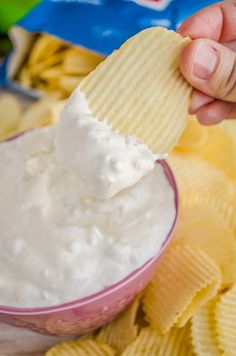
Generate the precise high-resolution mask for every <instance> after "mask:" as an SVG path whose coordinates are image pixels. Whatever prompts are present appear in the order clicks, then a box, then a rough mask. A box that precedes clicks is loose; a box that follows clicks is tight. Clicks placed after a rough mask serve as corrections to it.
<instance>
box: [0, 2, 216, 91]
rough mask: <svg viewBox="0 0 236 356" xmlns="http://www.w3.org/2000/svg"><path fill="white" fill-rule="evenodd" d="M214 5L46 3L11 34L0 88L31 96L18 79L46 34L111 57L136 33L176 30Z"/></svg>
mask: <svg viewBox="0 0 236 356" xmlns="http://www.w3.org/2000/svg"><path fill="white" fill-rule="evenodd" d="M214 2H215V1H210V0H198V1H188V0H136V1H135V0H44V1H42V2H41V3H39V4H38V5H37V6H36V7H34V8H33V9H32V10H31V11H30V12H29V13H28V14H27V15H26V16H25V17H24V18H23V19H22V20H20V21H19V22H18V24H16V26H14V27H13V28H12V29H11V30H10V33H9V35H10V37H11V39H12V42H13V47H14V50H13V51H12V53H10V55H8V56H7V57H6V59H5V61H4V62H3V64H2V65H1V67H0V84H2V85H6V86H9V87H13V88H15V89H17V90H20V91H23V92H25V93H27V94H30V95H31V96H36V97H37V96H39V94H38V93H36V92H35V90H30V89H26V88H23V87H22V86H21V85H20V84H19V83H18V82H17V81H16V80H15V79H14V78H15V76H16V74H17V73H18V71H19V69H20V68H21V66H22V64H23V63H24V60H25V58H26V56H27V53H28V52H29V51H30V48H31V46H32V43H33V41H34V34H36V33H47V34H51V35H53V36H56V37H58V38H61V39H62V40H64V41H66V42H68V43H71V44H73V45H78V46H81V47H84V48H86V49H88V50H91V51H94V52H97V53H99V54H102V55H108V54H109V53H111V52H112V51H113V50H114V49H117V48H118V47H120V45H121V44H122V43H123V42H124V41H126V40H127V39H128V38H129V37H131V36H133V35H134V34H135V33H137V32H139V31H141V30H143V29H145V28H148V27H152V26H163V27H166V28H168V29H174V30H175V29H176V28H177V27H178V26H179V25H180V23H181V22H183V21H184V20H185V19H186V18H187V17H189V16H190V15H192V14H193V13H195V12H196V11H198V10H199V9H201V8H202V7H205V6H208V5H210V4H212V3H214Z"/></svg>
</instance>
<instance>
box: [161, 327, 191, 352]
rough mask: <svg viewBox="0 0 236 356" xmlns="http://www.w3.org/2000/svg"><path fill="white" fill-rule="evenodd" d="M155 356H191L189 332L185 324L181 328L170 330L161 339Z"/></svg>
mask: <svg viewBox="0 0 236 356" xmlns="http://www.w3.org/2000/svg"><path fill="white" fill-rule="evenodd" d="M157 355H159V356H192V355H193V351H192V346H191V343H190V331H189V325H188V324H187V325H186V326H185V327H183V328H171V329H170V331H169V332H168V333H167V334H165V335H164V336H162V337H161V339H160V343H159V348H158V352H157Z"/></svg>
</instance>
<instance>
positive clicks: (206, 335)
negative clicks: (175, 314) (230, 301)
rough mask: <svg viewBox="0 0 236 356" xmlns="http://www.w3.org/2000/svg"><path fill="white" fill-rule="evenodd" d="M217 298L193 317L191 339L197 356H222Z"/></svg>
mask: <svg viewBox="0 0 236 356" xmlns="http://www.w3.org/2000/svg"><path fill="white" fill-rule="evenodd" d="M215 311H216V298H214V299H212V300H210V301H209V302H208V303H206V304H205V305H204V306H203V307H202V308H201V309H200V310H199V311H198V312H197V313H196V314H194V315H193V317H192V319H191V328H190V329H191V339H192V345H193V349H194V352H195V354H196V355H197V356H213V355H214V356H220V355H222V350H221V349H220V345H219V339H218V333H217V326H216V315H215Z"/></svg>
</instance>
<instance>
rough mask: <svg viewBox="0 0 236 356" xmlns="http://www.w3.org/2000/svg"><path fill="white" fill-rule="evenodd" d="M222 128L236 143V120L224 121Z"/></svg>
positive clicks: (221, 124)
mask: <svg viewBox="0 0 236 356" xmlns="http://www.w3.org/2000/svg"><path fill="white" fill-rule="evenodd" d="M220 126H221V127H222V128H223V129H224V130H225V131H226V132H227V133H228V135H229V136H230V137H231V138H232V140H233V141H234V142H236V120H235V119H233V120H224V121H223V122H221V123H220Z"/></svg>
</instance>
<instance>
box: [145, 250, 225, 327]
mask: <svg viewBox="0 0 236 356" xmlns="http://www.w3.org/2000/svg"><path fill="white" fill-rule="evenodd" d="M220 284H221V273H220V269H219V268H218V267H217V265H216V264H215V263H214V262H213V261H212V260H211V259H210V258H209V257H208V256H207V255H206V254H205V253H204V252H202V251H201V250H200V249H197V248H195V247H192V246H190V245H187V244H179V245H175V246H171V247H170V248H169V250H168V251H167V253H166V255H165V257H164V258H163V260H162V262H161V263H160V265H159V266H158V268H157V270H156V273H155V275H154V278H153V279H152V280H151V282H150V284H149V285H148V286H147V288H146V290H145V293H144V298H143V309H144V312H145V314H146V318H147V320H148V321H149V322H150V323H151V325H152V326H153V327H156V328H158V329H160V330H161V332H162V333H166V332H168V331H169V330H170V328H171V327H172V326H174V325H177V326H179V327H182V326H184V325H185V324H186V323H187V321H188V320H189V319H190V318H191V316H192V315H194V313H195V312H196V311H197V310H198V309H199V308H200V307H201V306H202V305H203V304H204V303H205V302H207V301H208V300H210V299H211V298H212V297H213V296H215V295H216V293H217V291H218V289H219V287H220Z"/></svg>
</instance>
